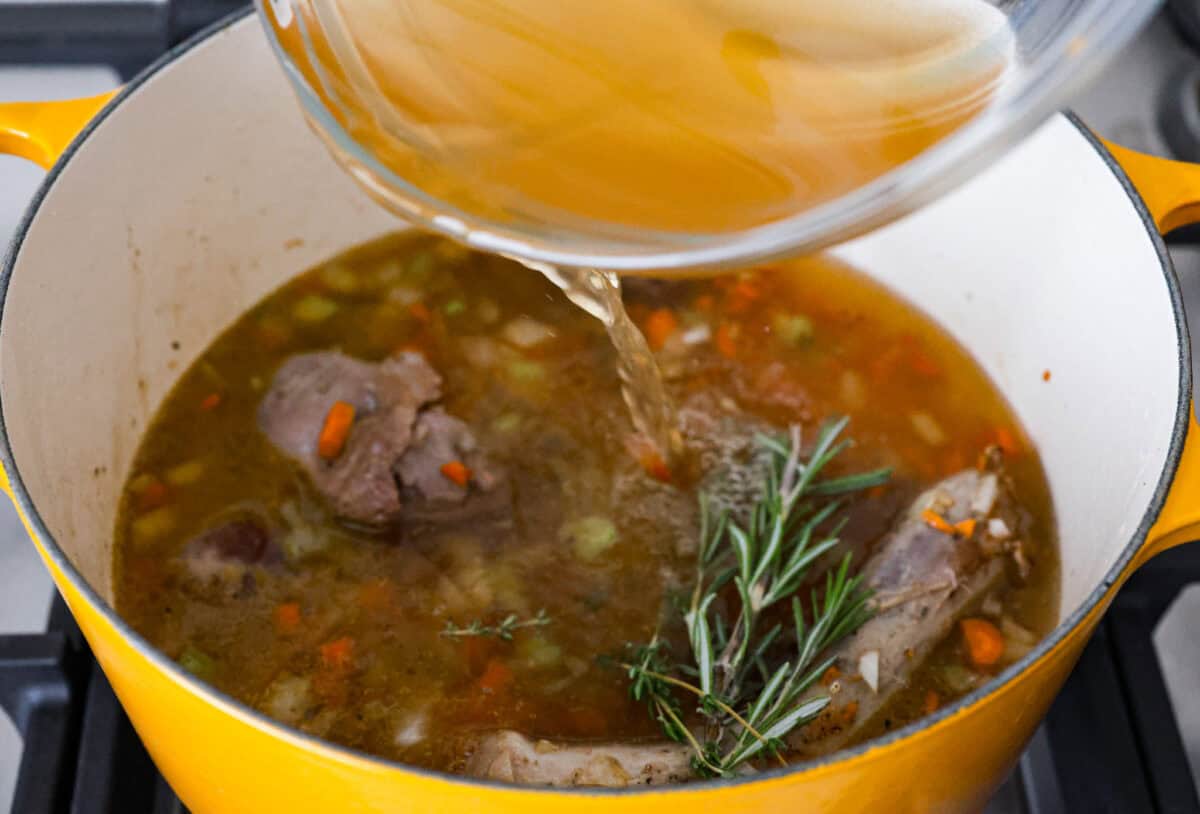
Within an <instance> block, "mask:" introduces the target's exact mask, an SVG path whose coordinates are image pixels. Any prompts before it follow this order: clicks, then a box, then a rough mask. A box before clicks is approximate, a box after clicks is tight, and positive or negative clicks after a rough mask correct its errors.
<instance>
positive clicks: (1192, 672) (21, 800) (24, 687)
mask: <svg viewBox="0 0 1200 814" xmlns="http://www.w3.org/2000/svg"><path fill="white" fill-rule="evenodd" d="M1145 1H1146V0H1131V2H1145ZM242 2H243V0H0V100H7V99H18V98H26V99H39V98H55V97H65V96H73V95H85V94H90V93H97V92H100V91H102V90H105V89H107V88H109V87H113V86H114V85H115V84H116V83H117V82H118V81H120V79H123V78H127V77H128V76H130V75H132V73H134V72H136V71H137V70H139V69H140V68H141V67H142V66H143V65H145V64H146V63H147V62H148V61H149V60H151V59H152V58H153V57H154V56H156V55H157V54H159V53H161V52H162V50H164V49H165V48H166V47H168V46H169V45H170V44H172V43H173V42H176V41H178V40H179V39H180V38H182V37H183V36H185V35H187V34H189V33H191V32H193V31H195V30H198V29H199V28H200V27H202V26H203V25H204V24H206V23H207V22H210V21H212V20H214V19H216V18H217V17H218V16H220V15H221V14H223V13H225V12H227V11H229V10H232V9H234V8H236V7H238V6H240V5H242ZM1169 5H1170V9H1169V10H1167V11H1164V13H1163V14H1162V15H1160V17H1159V18H1158V19H1157V20H1156V21H1155V22H1154V23H1153V24H1152V25H1151V26H1150V27H1149V28H1148V29H1147V31H1146V32H1145V33H1144V34H1143V35H1142V36H1141V37H1140V38H1139V39H1138V41H1137V42H1135V43H1134V44H1133V45H1132V46H1131V47H1130V48H1129V49H1127V51H1126V52H1125V53H1124V54H1123V55H1122V57H1121V58H1120V59H1119V60H1118V61H1117V63H1116V64H1114V65H1113V66H1112V67H1111V68H1110V69H1109V70H1108V71H1107V72H1106V73H1105V74H1104V75H1102V76H1101V77H1100V78H1099V79H1098V81H1097V82H1096V83H1095V84H1093V86H1092V87H1091V88H1090V89H1089V90H1087V91H1086V92H1084V93H1082V94H1080V95H1079V96H1078V97H1077V98H1076V99H1074V100H1073V102H1072V108H1073V109H1074V110H1075V111H1076V112H1078V113H1079V114H1080V115H1081V116H1082V118H1083V119H1084V120H1085V121H1086V122H1088V124H1089V125H1091V126H1092V127H1093V128H1095V129H1096V130H1097V131H1098V132H1100V133H1101V134H1102V135H1104V136H1106V137H1109V138H1112V139H1114V140H1116V141H1118V142H1120V143H1122V144H1125V145H1127V146H1129V147H1133V148H1135V149H1140V150H1144V151H1148V152H1153V153H1158V154H1163V155H1174V156H1177V157H1180V158H1185V159H1187V160H1192V161H1200V0H1174V1H1173V2H1171V3H1170V4H1169ZM64 66H68V67H64ZM39 177H40V173H39V172H38V171H37V170H36V169H35V168H33V167H31V166H29V165H24V164H21V163H20V162H18V161H16V160H15V159H5V158H2V157H0V242H3V241H4V240H6V239H7V236H8V234H9V233H10V232H11V230H12V229H13V228H14V227H15V225H16V222H17V218H18V217H19V214H20V211H21V210H22V209H23V208H24V206H25V205H26V204H27V203H28V199H29V197H30V196H31V195H32V194H33V191H34V189H35V187H36V183H37V181H38V178H39ZM1172 238H1173V239H1172V241H1171V255H1172V258H1173V260H1174V261H1175V265H1176V268H1177V269H1178V271H1179V273H1180V278H1181V284H1182V286H1183V289H1184V300H1185V302H1186V303H1187V305H1188V307H1189V311H1190V313H1191V314H1193V315H1196V314H1200V230H1189V231H1187V232H1184V233H1180V234H1177V235H1173V236H1172ZM1196 356H1197V357H1200V353H1198V354H1196ZM1198 365H1200V363H1198ZM1197 373H1200V371H1197ZM5 508H7V507H0V575H3V576H0V707H2V708H3V709H4V710H5V711H6V712H7V713H8V716H9V718H10V719H11V721H12V723H13V724H14V725H15V727H16V729H17V731H18V732H19V733H20V734H21V737H22V740H23V744H24V746H23V749H22V748H21V744H20V742H19V741H17V739H16V737H15V736H14V735H13V734H12V733H11V732H10V731H6V730H7V729H8V728H7V727H6V726H5V725H4V720H3V716H0V810H3V809H4V806H5V804H6V802H8V798H9V797H10V796H11V800H12V803H11V809H10V810H11V811H12V812H14V814H68V812H69V814H183V811H184V809H183V807H182V806H181V805H180V803H179V802H178V800H177V799H176V798H175V797H174V795H173V794H172V793H171V790H170V788H169V787H168V786H167V784H166V783H165V782H164V781H163V779H162V777H161V776H160V775H159V774H158V773H157V771H156V770H155V768H154V765H153V763H152V762H151V761H150V759H149V757H148V756H147V754H146V752H145V750H144V749H143V748H142V746H141V743H140V741H139V740H138V739H137V736H136V734H135V733H134V732H133V730H132V728H131V727H130V725H129V721H128V719H127V718H126V717H125V714H124V712H123V711H122V710H121V708H120V706H119V704H118V703H117V701H116V698H115V696H114V695H113V694H112V690H111V689H110V687H109V685H108V682H107V681H106V680H105V678H104V675H103V673H102V672H101V671H100V670H99V669H98V668H97V667H96V665H95V662H94V660H93V659H92V657H91V655H90V653H89V651H88V649H87V646H86V643H85V642H84V641H83V639H82V637H81V636H80V634H79V630H78V628H77V627H76V626H75V624H74V621H73V620H72V619H71V618H70V615H69V614H68V613H67V612H66V609H65V607H64V606H63V605H62V602H61V601H60V600H58V599H57V598H55V600H54V601H53V603H52V604H51V605H50V612H49V620H48V622H43V621H42V620H43V619H45V616H44V614H45V608H46V604H47V600H48V597H49V596H50V589H49V584H48V581H47V580H46V577H45V575H44V573H43V572H42V571H41V570H40V566H39V565H37V564H36V558H35V556H34V553H33V547H32V545H31V544H30V543H29V542H28V540H27V539H26V538H25V535H24V532H23V531H22V530H21V529H20V526H19V524H18V523H17V522H16V520H15V517H14V516H13V514H12V512H11V511H5V510H4V509H5ZM1198 619H1200V545H1198V546H1190V547H1189V546H1185V547H1183V548H1180V549H1176V550H1174V551H1171V552H1168V553H1167V554H1165V555H1163V556H1162V557H1159V558H1158V559H1156V560H1154V561H1153V562H1151V563H1149V564H1148V565H1146V566H1145V567H1143V568H1142V570H1141V571H1139V572H1138V573H1137V574H1135V575H1134V576H1133V578H1132V579H1131V580H1130V581H1129V583H1128V584H1127V585H1126V586H1125V587H1124V588H1123V589H1122V591H1121V592H1120V594H1119V595H1118V596H1117V598H1116V600H1115V601H1114V604H1113V607H1112V609H1111V610H1110V611H1109V613H1108V615H1107V616H1106V617H1105V619H1104V620H1103V622H1102V623H1101V625H1100V627H1099V628H1098V630H1097V631H1096V634H1095V636H1094V637H1093V639H1092V641H1091V643H1090V644H1089V645H1088V647H1087V649H1086V650H1085V652H1084V654H1083V657H1082V658H1081V659H1080V662H1079V664H1078V666H1077V667H1076V669H1075V670H1074V672H1073V673H1072V674H1071V677H1070V678H1069V679H1068V681H1067V684H1066V686H1065V687H1064V689H1063V692H1062V693H1061V694H1060V696H1059V698H1058V699H1057V700H1056V702H1055V703H1054V706H1053V707H1052V709H1051V711H1050V714H1049V716H1048V717H1047V719H1046V721H1045V723H1044V724H1043V725H1042V726H1041V727H1040V728H1039V729H1038V731H1037V734H1036V735H1035V736H1034V739H1033V741H1032V742H1031V743H1030V745H1029V747H1028V749H1027V750H1026V752H1025V753H1024V755H1023V756H1022V758H1021V761H1020V763H1019V765H1018V767H1017V768H1016V770H1015V771H1014V772H1013V774H1012V776H1011V777H1010V778H1009V779H1008V781H1007V782H1006V783H1005V784H1004V786H1003V787H1002V788H1001V789H1000V791H999V792H998V793H997V795H996V796H995V798H994V799H993V800H992V802H991V804H990V805H989V806H988V808H987V810H986V814H1075V812H1114V813H1115V812H1121V814H1127V813H1129V814H1141V813H1142V812H1153V813H1154V814H1168V813H1169V814H1200V798H1198V792H1197V789H1198V788H1200V783H1198V779H1200V625H1196V624H1195V623H1194V621H1195V620H1198ZM18 630H22V631H32V632H23V633H15V632H13V631H18Z"/></svg>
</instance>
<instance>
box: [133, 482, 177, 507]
mask: <svg viewBox="0 0 1200 814" xmlns="http://www.w3.org/2000/svg"><path fill="white" fill-rule="evenodd" d="M170 499H171V490H170V489H168V488H167V485H166V484H165V483H163V482H162V481H160V480H159V479H158V478H155V479H154V480H152V481H150V482H149V483H148V484H146V487H145V488H144V489H142V491H141V492H140V493H139V494H138V502H137V506H138V511H140V512H149V511H153V510H154V509H157V508H160V507H162V506H165V505H167V503H168V501H170Z"/></svg>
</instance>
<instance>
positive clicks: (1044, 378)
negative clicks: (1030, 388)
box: [1042, 370, 1050, 382]
mask: <svg viewBox="0 0 1200 814" xmlns="http://www.w3.org/2000/svg"><path fill="white" fill-rule="evenodd" d="M1042 381H1044V382H1048V381H1050V371H1049V370H1043V371H1042Z"/></svg>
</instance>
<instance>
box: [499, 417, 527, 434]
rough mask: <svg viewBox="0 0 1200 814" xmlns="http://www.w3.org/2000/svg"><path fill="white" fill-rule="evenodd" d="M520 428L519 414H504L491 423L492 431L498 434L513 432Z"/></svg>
mask: <svg viewBox="0 0 1200 814" xmlns="http://www.w3.org/2000/svg"><path fill="white" fill-rule="evenodd" d="M520 426H521V414H520V413H505V414H504V415H502V416H500V417H499V418H497V419H496V420H495V421H493V422H492V429H493V430H494V431H495V432H499V433H510V432H514V431H515V430H516V429H517V428H519V427H520Z"/></svg>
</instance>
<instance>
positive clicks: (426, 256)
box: [404, 252, 433, 283]
mask: <svg viewBox="0 0 1200 814" xmlns="http://www.w3.org/2000/svg"><path fill="white" fill-rule="evenodd" d="M432 275H433V254H432V253H430V252H420V253H418V254H414V255H413V256H412V257H410V258H409V259H408V265H407V266H405V268H404V277H405V279H406V280H407V281H408V282H410V283H424V282H428V280H429V278H430V276H432Z"/></svg>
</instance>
